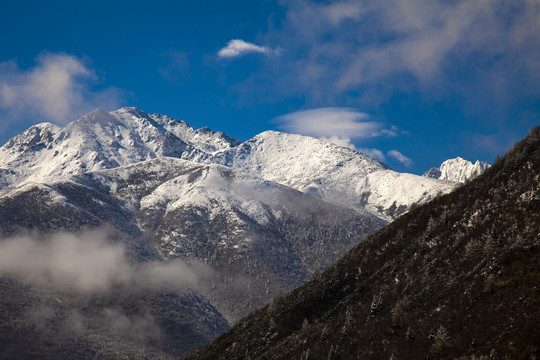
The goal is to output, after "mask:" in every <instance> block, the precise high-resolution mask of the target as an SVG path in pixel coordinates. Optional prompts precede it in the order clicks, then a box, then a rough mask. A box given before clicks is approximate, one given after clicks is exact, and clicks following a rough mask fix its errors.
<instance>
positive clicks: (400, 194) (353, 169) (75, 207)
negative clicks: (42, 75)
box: [0, 108, 456, 355]
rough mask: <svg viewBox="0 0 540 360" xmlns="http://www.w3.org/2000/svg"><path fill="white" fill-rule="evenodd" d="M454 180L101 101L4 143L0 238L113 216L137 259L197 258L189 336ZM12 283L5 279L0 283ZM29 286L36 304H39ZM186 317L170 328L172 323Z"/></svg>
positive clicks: (296, 280) (75, 227)
mask: <svg viewBox="0 0 540 360" xmlns="http://www.w3.org/2000/svg"><path fill="white" fill-rule="evenodd" d="M455 186H456V184H455V183H452V182H448V181H441V180H437V179H431V178H428V177H421V176H416V175H412V174H402V173H398V172H395V171H393V170H391V169H389V168H388V166H386V165H385V164H383V163H381V162H379V161H377V160H375V159H373V158H371V157H369V156H367V155H365V154H362V153H360V152H358V151H356V150H352V149H349V148H344V147H340V146H337V145H335V144H330V143H327V142H324V141H321V140H318V139H315V138H312V137H307V136H301V135H293V134H285V133H280V132H276V131H267V132H263V133H261V134H259V135H257V136H255V137H254V138H252V139H250V140H247V141H245V142H243V143H241V142H239V141H238V140H235V139H232V138H230V137H228V136H227V135H225V134H223V133H221V132H213V131H211V130H209V129H208V128H202V129H199V130H195V129H193V128H191V127H190V126H189V125H187V124H186V123H185V122H183V121H179V120H175V119H172V118H170V117H167V116H164V115H159V114H152V115H148V114H146V113H144V112H142V111H141V110H138V109H135V108H122V109H119V110H116V111H112V112H106V111H103V110H95V111H93V112H91V113H89V114H87V115H85V116H83V117H81V118H80V119H79V120H76V121H74V122H72V123H70V124H68V125H67V126H65V127H63V128H60V127H58V126H56V125H53V124H50V123H43V124H38V125H35V126H33V127H31V128H29V129H28V130H26V131H24V132H22V133H21V134H19V135H18V136H16V137H14V138H13V139H11V140H9V141H8V142H7V143H6V144H5V145H4V146H3V147H1V148H0V238H6V237H8V236H14V235H17V234H19V233H20V232H21V230H22V231H23V232H26V231H32V232H36V233H47V234H51V233H55V232H65V231H68V232H74V233H81V232H85V231H86V230H88V229H96V228H102V227H107V228H108V229H109V230H110V229H112V234H113V235H112V238H113V240H114V241H120V242H124V243H126V244H128V246H127V247H128V248H129V249H130V254H131V255H132V261H134V262H140V263H144V262H148V261H166V260H170V259H182V260H184V261H185V262H187V263H190V264H191V265H192V266H196V267H198V269H199V270H200V271H199V274H198V275H199V277H198V286H197V289H195V290H194V293H193V298H190V299H192V300H193V302H192V301H191V300H189V304H187V305H186V306H185V309H187V310H186V311H188V312H191V310H190V309H193V308H194V307H195V308H197V309H199V310H197V311H196V313H197V314H203V313H208V316H207V317H204V318H202V320H201V324H199V325H200V326H199V325H197V324H195V325H194V326H195V328H196V329H195V328H194V329H191V330H190V329H187V330H186V333H187V334H189V335H188V337H189V341H188V342H186V343H185V344H184V345H185V346H187V344H189V345H190V346H191V345H193V344H196V343H200V342H201V341H202V340H204V339H207V338H208V336H210V335H212V334H215V332H216V331H220V330H223V326H225V325H224V324H226V323H227V322H229V323H234V322H235V321H237V320H238V319H239V318H241V317H242V316H244V315H246V314H247V313H249V312H251V311H252V310H254V309H256V308H258V307H260V306H262V305H264V304H266V303H267V302H268V301H270V300H271V299H272V298H273V297H275V295H276V293H278V292H279V291H280V290H289V289H292V288H294V287H296V286H299V285H301V284H302V283H304V282H305V281H307V280H308V279H309V278H310V277H311V274H312V273H314V272H315V271H318V270H321V269H324V268H326V267H327V266H328V265H330V264H331V263H332V262H333V261H335V260H336V259H337V258H339V257H340V256H341V255H342V254H343V253H344V252H345V251H346V250H347V249H349V248H350V247H352V246H353V245H355V244H357V243H358V242H360V241H361V240H362V239H363V238H364V236H365V235H367V234H369V233H372V232H374V231H375V230H377V229H379V228H381V227H382V226H384V225H385V223H387V222H389V221H391V220H393V219H394V218H396V217H398V216H399V215H401V214H403V213H404V212H406V211H407V210H408V209H409V208H410V207H411V206H412V205H413V204H417V203H422V202H426V201H428V200H429V199H431V198H433V197H435V196H437V195H438V194H440V193H446V192H449V191H450V190H452V189H453V187H455ZM4 285H5V286H4ZM6 289H7V290H6ZM12 290H13V283H12V282H11V281H8V282H7V283H6V284H3V283H0V294H2V293H3V294H9V293H11V292H12ZM32 296H33V298H32V299H34V300H29V304H30V303H31V304H32V306H33V305H34V302H33V301H37V302H38V303H39V301H41V300H40V299H41V298H40V297H39V296H37V295H36V296H34V295H32ZM158 297H159V298H160V299H161V297H164V300H159V302H160V305H159V307H157V308H156V311H158V312H160V313H163V314H165V313H167V312H168V311H177V312H178V308H177V304H178V302H179V301H181V300H178V299H177V298H175V296H172V297H169V295H168V294H160V295H159V296H158ZM169 298H170V299H173V300H171V301H170V302H168V300H167V299H169ZM10 299H11V298H10ZM36 299H37V300H36ZM7 301H12V300H9V299H8V300H7ZM76 301H79V300H78V299H77V300H76ZM100 301H101V300H100ZM100 301H98V303H100ZM111 301H112V300H111ZM137 301H139V300H137ZM141 301H142V300H141ZM150 301H152V302H154V301H156V300H155V299H153V300H150ZM162 301H163V302H162ZM112 303H114V301H112ZM107 304H111V303H110V302H107ZM0 305H2V304H1V303H0ZM128 305H129V304H128ZM199 305H200V306H199ZM70 306H71V305H70ZM73 306H74V307H75V309H78V308H77V306H79V305H76V304H75V305H73ZM129 306H131V305H129ZM129 306H128V307H129ZM92 309H93V310H92V311H102V309H101V310H95V309H96V308H92ZM98 309H100V308H99V307H98ZM209 309H210V310H209ZM212 309H214V310H215V311H214V310H212ZM77 311H78V310H77ZM89 314H90V315H93V313H92V312H89ZM98 315H99V314H98ZM179 315H181V314H179ZM160 316H161V315H160ZM201 316H202V315H201ZM181 317H182V316H180V318H181ZM156 318H159V317H157V316H156ZM185 319H190V320H189V321H188V322H189V323H190V324H192V323H193V321H192V320H193V316H191V315H189V316H188V315H186V316H185V317H184V320H185ZM216 322H217V323H219V324H220V326H218V327H212V326H210V325H211V324H213V323H216ZM15 323H16V322H15ZM181 323H182V320H181V319H180V320H179V322H178V323H175V324H173V325H170V324H169V325H164V327H163V328H162V330H163V331H165V332H166V333H167V334H168V335H167V336H169V335H171V334H176V331H177V329H176V328H175V327H181V326H182V325H181ZM195 323H196V321H195ZM14 326H15V328H16V329H15V330H17V331H18V330H20V329H19V328H17V326H16V325H14ZM190 326H191V325H190ZM192 330H193V331H192ZM23 332H24V331H23ZM53 335H54V334H53ZM55 336H56V335H55ZM91 336H93V335H91ZM184 345H182V346H184ZM167 346H168V345H167ZM178 349H179V348H178ZM178 349H177V350H175V351H177V352H176V353H171V354H172V355H178V351H180V350H178Z"/></svg>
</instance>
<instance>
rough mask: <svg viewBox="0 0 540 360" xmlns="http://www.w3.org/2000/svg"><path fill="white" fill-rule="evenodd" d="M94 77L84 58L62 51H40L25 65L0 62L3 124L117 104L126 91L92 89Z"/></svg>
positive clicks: (62, 118) (67, 117)
mask: <svg viewBox="0 0 540 360" xmlns="http://www.w3.org/2000/svg"><path fill="white" fill-rule="evenodd" d="M97 81H98V76H97V75H96V72H95V71H94V69H92V68H91V67H90V66H88V65H87V63H86V62H85V61H83V60H82V59H79V58H77V57H75V56H72V55H68V54H64V53H43V54H41V55H40V56H38V57H37V59H36V65H35V66H34V67H33V68H29V69H21V68H20V67H19V66H18V64H17V63H16V62H15V61H8V62H3V63H0V112H1V113H3V114H4V116H3V119H2V121H3V122H4V123H3V126H4V127H6V126H8V125H9V123H8V124H6V123H5V122H6V121H8V122H15V121H20V120H21V119H25V118H29V117H32V118H34V119H35V118H37V119H40V120H47V121H52V122H55V123H57V124H63V123H66V122H68V121H72V120H75V119H76V118H77V117H79V116H80V115H82V114H84V113H85V112H88V111H90V110H93V109H95V108H98V107H101V108H104V109H112V108H117V107H118V106H119V104H120V103H121V101H122V99H123V98H124V96H125V95H126V93H125V92H124V91H122V90H120V89H118V88H113V87H107V88H103V89H98V90H93V89H92V85H93V84H96V83H97Z"/></svg>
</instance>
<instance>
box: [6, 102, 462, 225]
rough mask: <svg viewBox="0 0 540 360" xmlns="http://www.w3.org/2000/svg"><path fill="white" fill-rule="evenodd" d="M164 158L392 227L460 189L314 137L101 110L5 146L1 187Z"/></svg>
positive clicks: (34, 130)
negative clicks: (242, 137) (236, 175)
mask: <svg viewBox="0 0 540 360" xmlns="http://www.w3.org/2000/svg"><path fill="white" fill-rule="evenodd" d="M158 157H175V158H180V159H186V160H191V161H194V162H197V163H207V164H210V163H215V164H221V165H225V166H227V167H231V168H234V169H238V170H240V171H244V172H246V173H249V174H253V175H256V176H257V177H260V178H262V179H266V180H270V181H274V182H276V183H280V184H283V185H287V186H290V187H292V188H294V189H296V190H299V191H302V192H305V193H307V194H311V195H315V196H318V197H320V198H321V199H323V200H325V201H328V202H332V203H334V204H338V205H342V206H347V207H350V208H352V209H355V210H356V211H359V212H365V211H368V212H370V213H371V214H373V215H375V216H377V217H379V218H381V219H383V220H385V221H391V220H392V219H394V218H395V217H397V216H399V215H401V214H402V213H404V212H406V211H407V209H408V208H409V207H410V206H411V205H412V204H419V203H424V202H426V201H428V200H430V199H432V198H433V197H435V196H436V195H437V194H440V193H447V192H449V191H450V190H452V189H453V187H454V186H455V185H454V184H452V183H449V182H444V181H439V180H436V179H431V178H427V177H419V176H416V175H412V174H402V173H398V172H395V171H393V170H391V169H389V168H388V167H387V166H386V165H385V164H383V163H381V162H379V161H377V160H375V159H373V158H371V157H369V156H367V155H365V154H362V153H360V152H358V151H356V150H352V149H349V148H344V147H340V146H338V145H335V144H331V143H328V142H324V141H321V140H318V139H315V138H312V137H308V136H302V135H294V134H286V133H280V132H276V131H267V132H263V133H261V134H259V135H257V136H255V137H254V138H252V139H250V140H248V141H246V142H244V143H240V142H239V141H238V140H235V139H232V138H230V137H228V136H227V135H225V134H223V133H221V132H213V131H211V130H209V129H208V128H203V129H199V130H194V129H193V128H191V127H190V126H189V125H187V124H186V123H185V122H183V121H179V120H175V119H172V118H170V117H168V116H164V115H159V114H153V115H148V114H146V113H144V112H143V111H141V110H139V109H136V108H122V109H119V110H116V111H112V112H106V111H103V110H99V109H98V110H95V111H93V112H91V113H89V114H87V115H85V116H83V117H82V118H80V119H79V120H77V121H74V122H72V123H70V124H68V125H67V126H66V127H64V128H59V127H58V126H55V125H53V124H49V123H44V124H38V125H35V126H33V127H31V128H29V129H28V130H26V131H24V132H23V133H21V134H20V135H18V136H16V137H15V138H13V139H11V140H9V141H8V142H7V143H6V144H5V145H4V146H3V147H2V148H0V187H2V188H4V189H6V188H13V187H17V186H19V185H22V184H25V183H32V182H48V181H51V180H56V179H59V178H65V177H69V176H73V175H76V174H81V173H85V172H88V171H97V170H103V169H111V168H116V167H119V166H124V165H130V164H135V163H137V162H140V161H144V160H149V159H153V158H158Z"/></svg>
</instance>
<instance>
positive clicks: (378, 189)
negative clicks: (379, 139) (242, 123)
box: [209, 131, 455, 221]
mask: <svg viewBox="0 0 540 360" xmlns="http://www.w3.org/2000/svg"><path fill="white" fill-rule="evenodd" d="M209 160H210V161H212V162H216V163H219V164H223V165H226V166H229V167H233V168H239V169H243V170H244V171H247V172H249V173H251V174H259V176H261V177H263V178H265V179H269V180H272V181H275V182H278V183H281V184H285V185H287V186H290V187H292V188H294V189H297V190H299V191H302V192H305V193H308V194H312V195H315V196H318V197H320V198H322V199H323V200H325V201H328V202H331V203H335V204H339V205H343V206H347V207H350V208H352V209H355V210H357V211H360V212H362V211H366V210H367V211H368V212H370V213H372V214H374V215H375V216H377V217H379V218H381V219H383V220H385V221H391V220H392V219H393V218H395V217H397V216H399V215H401V214H403V213H404V212H405V211H406V210H407V209H408V208H409V207H410V206H411V205H412V204H415V203H424V202H427V201H429V200H430V199H432V198H434V197H435V196H437V195H440V194H442V193H447V192H449V191H451V190H452V189H453V188H454V186H455V185H454V184H451V183H449V182H444V181H438V180H433V179H429V178H425V177H421V176H417V175H413V174H406V173H399V172H396V171H393V170H391V169H390V168H389V167H388V166H386V165H385V164H383V163H381V162H380V161H378V160H375V159H373V158H372V157H370V156H367V155H365V154H363V153H360V152H358V151H356V150H353V149H350V148H346V147H341V146H338V145H335V144H333V143H328V142H325V141H322V140H319V139H315V138H312V137H308V136H302V135H295V134H286V133H281V132H277V131H266V132H263V133H261V134H259V135H257V136H255V137H254V138H252V139H250V140H248V141H246V142H244V143H242V144H240V145H238V146H235V147H231V148H229V149H226V150H222V151H220V152H217V153H216V154H214V155H213V156H212V157H211V158H209Z"/></svg>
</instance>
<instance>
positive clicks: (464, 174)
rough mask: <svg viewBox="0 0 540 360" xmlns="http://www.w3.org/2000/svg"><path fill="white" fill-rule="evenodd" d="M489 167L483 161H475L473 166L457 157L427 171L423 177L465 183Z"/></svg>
mask: <svg viewBox="0 0 540 360" xmlns="http://www.w3.org/2000/svg"><path fill="white" fill-rule="evenodd" d="M490 166H491V165H489V164H488V163H487V162H484V161H480V160H476V162H475V163H474V164H473V163H472V162H470V161H468V160H464V159H462V158H460V157H457V158H455V159H448V160H446V161H445V162H443V163H442V164H441V166H439V167H438V168H431V169H429V170H428V171H427V172H426V173H425V174H424V175H423V176H426V177H429V178H433V179H439V180H448V181H453V182H459V183H465V182H467V181H469V180H472V179H474V178H475V177H477V176H479V175H481V174H482V173H483V172H484V171H485V170H486V169H487V168H489V167H490Z"/></svg>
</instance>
